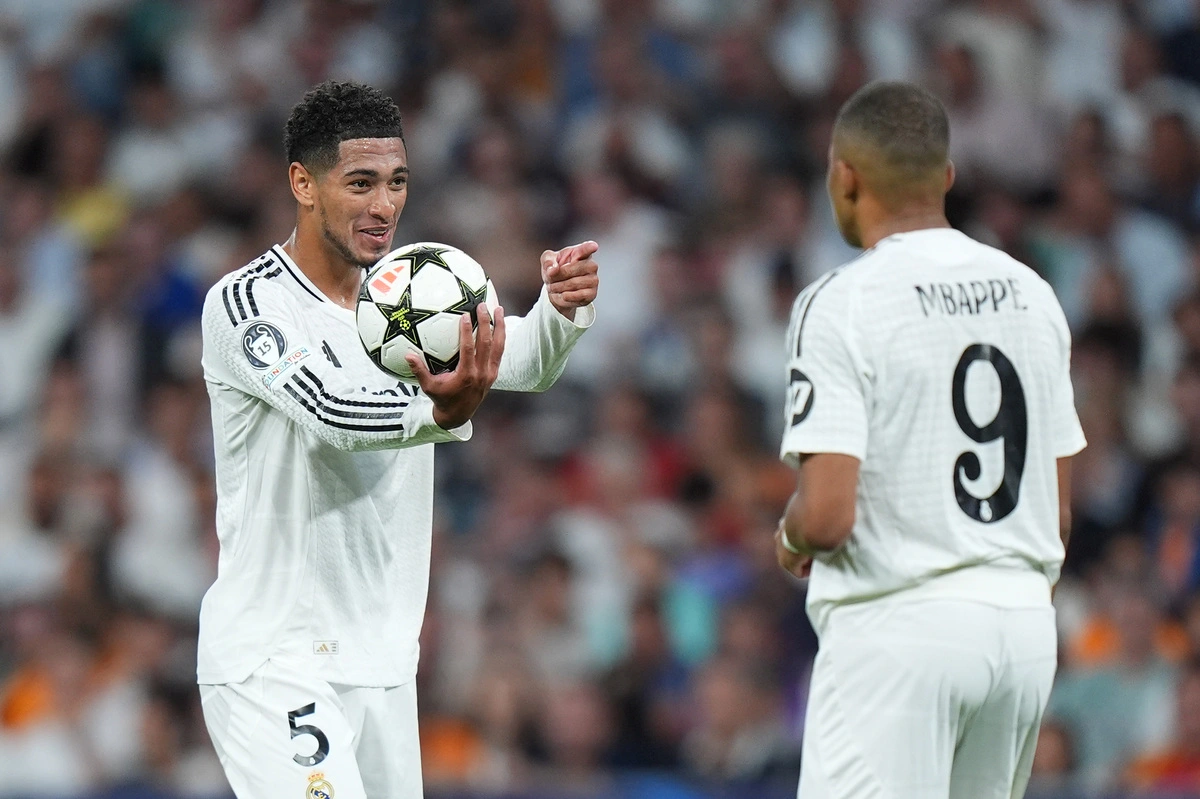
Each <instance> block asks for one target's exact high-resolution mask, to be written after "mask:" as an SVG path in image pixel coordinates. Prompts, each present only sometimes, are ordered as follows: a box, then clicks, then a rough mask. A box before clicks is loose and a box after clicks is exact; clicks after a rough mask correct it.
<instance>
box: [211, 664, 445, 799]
mask: <svg viewBox="0 0 1200 799" xmlns="http://www.w3.org/2000/svg"><path fill="white" fill-rule="evenodd" d="M200 699H201V702H202V704H203V707H204V723H205V724H206V725H207V727H208V733H209V735H210V736H211V737H212V742H213V746H214V747H215V748H216V750H217V756H218V757H219V758H220V759H221V765H222V766H223V767H224V769H225V776H226V777H227V778H228V779H229V784H230V786H231V787H232V788H233V792H234V794H236V795H237V797H238V799H275V797H281V796H284V797H295V799H300V797H304V798H305V799H366V797H368V796H369V797H371V799H385V798H386V799H421V797H422V796H423V795H424V794H423V791H422V783H421V748H420V741H419V738H418V731H417V691H416V683H415V682H409V683H407V684H405V685H400V686H396V687H393V688H361V687H356V686H347V685H338V684H334V683H328V682H325V681H324V680H321V679H318V678H315V677H312V676H311V675H307V674H305V673H304V672H303V671H302V670H300V669H298V668H295V667H292V666H290V665H287V664H283V663H280V662H279V661H275V660H269V661H267V662H266V663H264V664H263V665H262V666H260V667H259V668H258V669H257V670H255V672H254V673H253V674H251V675H250V677H248V678H247V679H246V680H244V681H243V682H240V683H230V684H223V685H201V686H200Z"/></svg>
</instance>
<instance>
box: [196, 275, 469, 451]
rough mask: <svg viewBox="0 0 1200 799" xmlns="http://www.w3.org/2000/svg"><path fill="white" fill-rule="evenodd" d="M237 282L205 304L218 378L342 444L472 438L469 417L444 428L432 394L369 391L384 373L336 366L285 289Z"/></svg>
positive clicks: (209, 370) (207, 353)
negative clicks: (298, 316) (300, 318)
mask: <svg viewBox="0 0 1200 799" xmlns="http://www.w3.org/2000/svg"><path fill="white" fill-rule="evenodd" d="M232 283H236V281H225V282H222V283H218V284H217V285H216V286H215V287H214V288H213V289H212V290H211V291H210V292H209V294H208V297H207V298H206V300H205V303H204V322H203V324H204V371H205V376H206V378H207V379H209V380H210V381H216V382H219V383H224V384H226V385H228V386H230V387H232V388H234V389H237V390H239V391H242V392H245V393H247V394H249V395H251V396H253V397H256V398H258V399H260V400H262V401H263V402H266V403H268V404H269V405H271V406H272V407H274V408H277V409H278V410H280V411H282V412H283V413H284V414H286V415H287V416H288V418H290V419H291V420H292V421H294V422H295V423H296V424H298V425H300V426H301V427H303V428H304V429H306V430H308V431H310V432H311V433H312V434H313V435H315V436H317V437H318V438H319V439H321V440H322V441H324V442H325V443H327V444H329V445H330V446H333V447H336V448H337V449H341V450H347V451H353V450H371V449H394V448H399V447H409V446H415V445H417V444H427V443H435V442H442V441H462V440H465V439H467V438H469V437H470V435H471V430H470V426H469V423H466V422H465V420H464V421H460V422H459V424H460V425H461V426H455V427H454V429H453V430H447V429H445V428H443V427H441V426H440V425H439V424H438V423H437V421H436V420H435V418H434V411H435V407H434V404H433V402H431V401H430V400H429V398H427V397H424V396H420V395H417V396H412V397H405V396H398V397H390V396H388V397H379V396H375V395H373V394H365V393H363V392H361V389H360V387H361V385H363V384H364V383H370V382H372V381H375V380H377V379H378V375H377V374H376V373H371V374H366V375H360V374H357V373H355V371H354V369H353V367H352V366H350V365H347V366H346V367H345V368H333V367H332V365H331V364H330V363H329V362H328V361H327V360H326V359H325V358H324V357H322V355H321V342H319V341H316V342H314V341H309V340H307V336H306V334H305V333H303V332H302V331H303V330H304V327H303V326H302V325H299V324H297V323H296V320H295V319H294V318H293V316H292V314H293V311H292V310H291V307H290V306H289V305H288V304H287V303H286V302H285V301H284V297H283V291H284V290H283V289H280V288H278V287H276V286H274V285H273V284H272V283H271V282H270V281H267V280H258V281H256V283H255V285H253V286H252V287H244V286H237V288H238V289H239V290H238V292H237V293H236V294H235V293H234V292H233V290H232V288H233V287H232ZM251 291H252V292H253V294H251V293H250V292H251ZM243 294H244V295H245V297H246V299H244V300H243V299H242V297H243ZM231 295H232V296H233V299H231ZM251 297H252V298H253V299H250V298H251ZM372 368H373V367H372ZM347 372H348V373H347ZM364 378H365V379H364ZM476 404H477V403H476ZM473 411H474V409H472V412H473ZM467 418H469V416H468V417H467ZM454 419H455V420H456V421H457V420H458V416H455V417H454Z"/></svg>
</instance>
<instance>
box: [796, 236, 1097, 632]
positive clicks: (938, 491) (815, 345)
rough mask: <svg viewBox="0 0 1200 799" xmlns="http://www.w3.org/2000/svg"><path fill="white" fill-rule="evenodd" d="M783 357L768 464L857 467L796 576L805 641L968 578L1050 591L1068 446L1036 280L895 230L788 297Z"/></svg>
mask: <svg viewBox="0 0 1200 799" xmlns="http://www.w3.org/2000/svg"><path fill="white" fill-rule="evenodd" d="M788 347H789V350H790V354H789V365H788V379H789V385H790V391H789V395H788V403H787V408H786V421H785V424H786V432H785V433H784V437H783V445H782V453H781V454H782V456H783V458H784V460H785V461H788V462H789V463H792V464H793V465H795V464H797V463H798V461H799V457H800V456H801V455H803V454H810V453H823V452H832V453H843V454H847V455H852V456H854V457H856V458H858V459H859V460H860V461H861V462H862V465H861V469H860V475H859V483H858V499H857V507H856V521H855V525H854V530H853V533H852V535H851V537H850V539H849V541H848V542H847V544H846V546H845V547H843V548H842V549H841V550H839V551H838V552H836V553H834V554H832V555H830V556H826V557H821V558H819V559H818V561H817V562H816V563H814V565H813V572H812V578H811V581H810V585H809V589H808V604H809V609H810V615H812V616H813V618H814V622H815V623H817V625H818V629H820V626H821V623H822V622H821V619H822V618H823V616H824V613H825V611H826V610H827V609H828V608H829V607H832V606H834V605H836V604H839V603H845V602H852V601H860V600H863V599H868V598H872V597H876V596H882V595H885V594H889V593H893V592H896V591H902V590H906V589H912V588H915V587H917V586H921V585H923V584H929V583H931V581H934V579H935V578H937V577H939V576H941V575H947V574H950V573H955V572H960V571H961V570H963V569H965V568H967V567H971V566H980V565H985V564H990V565H995V566H999V567H1012V568H1014V569H1016V570H1018V571H1021V572H1024V573H1026V575H1027V574H1028V573H1029V572H1031V571H1033V572H1040V573H1041V574H1044V575H1045V577H1046V578H1047V579H1048V580H1049V581H1050V582H1051V583H1053V582H1054V581H1056V580H1057V579H1058V575H1059V571H1060V568H1061V565H1062V561H1063V554H1064V553H1063V546H1062V542H1061V540H1060V538H1059V524H1058V476H1057V467H1056V459H1057V458H1060V457H1065V456H1068V455H1073V454H1075V453H1076V452H1078V451H1079V450H1081V449H1082V448H1083V447H1084V443H1085V442H1084V438H1083V432H1082V430H1081V429H1080V426H1079V420H1078V418H1077V417H1076V415H1075V407H1074V396H1073V391H1072V388H1071V379H1070V348H1071V342H1070V332H1069V331H1068V329H1067V323H1066V319H1065V317H1064V316H1063V312H1062V309H1061V308H1060V306H1059V304H1058V301H1057V299H1056V298H1055V296H1054V293H1053V291H1052V290H1051V288H1050V286H1049V285H1048V284H1047V283H1046V282H1045V281H1044V280H1042V279H1041V278H1040V277H1038V276H1037V275H1036V274H1035V273H1034V272H1033V271H1032V270H1031V269H1029V268H1028V267H1027V266H1025V265H1023V264H1021V263H1019V262H1018V261H1016V260H1014V259H1012V258H1010V257H1009V256H1008V255H1005V254H1004V253H1002V252H1000V251H999V250H996V249H993V248H991V247H988V246H986V245H983V244H980V243H979V242H976V241H974V240H972V239H971V238H969V237H967V236H966V235H964V234H962V233H959V232H958V231H955V230H951V229H948V228H946V229H930V230H921V231H914V232H910V233H901V234H896V235H893V236H890V237H888V238H886V239H884V240H883V241H881V242H879V244H877V245H876V246H875V247H874V248H873V249H871V250H869V251H867V252H866V253H864V254H863V255H862V256H861V257H860V258H859V259H857V260H855V261H853V262H851V263H850V264H847V265H846V266H843V267H841V268H840V269H838V270H835V271H834V272H831V273H830V274H828V275H826V276H824V277H823V278H821V279H820V280H818V281H816V282H815V283H814V284H813V285H811V286H810V287H809V288H808V289H806V290H805V291H804V292H803V293H802V294H801V295H800V296H799V297H798V298H797V300H796V303H795V305H794V306H793V308H792V320H791V326H790V328H789V334H788ZM976 583H977V585H978V586H979V588H978V590H977V591H974V593H977V594H979V598H980V599H982V600H984V601H992V602H995V603H998V604H1005V603H1006V597H1005V596H1003V591H1000V592H999V593H1000V595H999V596H997V595H996V594H997V591H996V590H995V587H994V583H992V582H990V581H982V580H980V581H976ZM971 585H972V583H971V581H970V580H957V581H956V590H958V588H959V587H962V586H966V589H965V590H966V591H967V592H968V593H972V591H973V589H972V588H971V587H970V586H971Z"/></svg>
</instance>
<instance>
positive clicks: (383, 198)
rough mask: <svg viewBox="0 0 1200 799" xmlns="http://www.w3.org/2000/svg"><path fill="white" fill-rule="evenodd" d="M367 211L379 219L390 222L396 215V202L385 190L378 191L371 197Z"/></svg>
mask: <svg viewBox="0 0 1200 799" xmlns="http://www.w3.org/2000/svg"><path fill="white" fill-rule="evenodd" d="M367 213H369V214H370V215H371V216H373V217H375V218H376V219H378V220H380V221H384V222H390V221H391V220H392V219H394V218H395V216H396V202H395V201H394V200H393V199H392V197H391V195H390V194H389V193H388V192H387V191H383V192H380V193H378V194H376V195H375V196H374V197H372V198H371V204H370V205H369V206H367Z"/></svg>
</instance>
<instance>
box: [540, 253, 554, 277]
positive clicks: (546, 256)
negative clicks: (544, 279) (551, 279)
mask: <svg viewBox="0 0 1200 799" xmlns="http://www.w3.org/2000/svg"><path fill="white" fill-rule="evenodd" d="M557 266H558V253H556V252H555V251H554V250H542V270H543V271H545V272H546V273H547V274H553V273H554V272H555V267H557Z"/></svg>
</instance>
